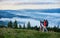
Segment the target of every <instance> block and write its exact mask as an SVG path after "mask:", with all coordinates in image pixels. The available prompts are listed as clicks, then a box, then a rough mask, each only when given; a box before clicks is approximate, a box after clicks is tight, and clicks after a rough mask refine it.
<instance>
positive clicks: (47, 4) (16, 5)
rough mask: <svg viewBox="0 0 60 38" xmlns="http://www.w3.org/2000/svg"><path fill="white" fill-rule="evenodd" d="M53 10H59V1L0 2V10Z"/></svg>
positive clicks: (26, 0) (11, 0) (7, 0)
mask: <svg viewBox="0 0 60 38" xmlns="http://www.w3.org/2000/svg"><path fill="white" fill-rule="evenodd" d="M52 8H53V9H54V8H60V0H0V9H1V10H4V9H11V10H17V9H52Z"/></svg>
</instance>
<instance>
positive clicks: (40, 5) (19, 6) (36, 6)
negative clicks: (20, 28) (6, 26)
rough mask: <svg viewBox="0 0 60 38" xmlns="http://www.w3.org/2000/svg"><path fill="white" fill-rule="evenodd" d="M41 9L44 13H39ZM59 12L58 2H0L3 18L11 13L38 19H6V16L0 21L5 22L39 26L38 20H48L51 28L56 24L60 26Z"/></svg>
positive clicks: (6, 0)
mask: <svg viewBox="0 0 60 38" xmlns="http://www.w3.org/2000/svg"><path fill="white" fill-rule="evenodd" d="M24 9H27V10H24ZM28 9H32V10H28ZM42 9H43V11H45V12H40V11H41V10H42ZM48 9H49V11H48ZM52 9H53V10H52ZM2 10H5V11H4V12H2ZM6 10H7V11H6ZM8 10H10V11H8ZM14 10H15V11H14ZM59 10H60V0H0V15H2V16H4V15H5V14H7V13H9V14H12V13H13V15H19V16H28V17H32V18H34V19H39V21H38V20H34V19H32V18H31V19H29V18H27V19H26V18H20V17H19V18H17V17H18V16H17V17H13V18H11V19H10V18H7V16H6V18H3V17H2V18H1V19H0V21H6V20H12V21H14V20H15V19H16V20H17V21H19V22H20V20H21V22H23V21H25V23H27V22H28V21H30V22H31V24H32V25H34V24H35V25H37V24H38V25H39V24H40V19H48V21H49V24H50V26H52V25H57V23H58V22H59V24H60V11H59ZM5 12H6V13H5ZM47 12H48V13H47ZM51 12H52V13H51ZM3 13H4V14H3ZM9 14H8V15H9ZM10 16H11V15H10ZM53 19H54V20H53Z"/></svg>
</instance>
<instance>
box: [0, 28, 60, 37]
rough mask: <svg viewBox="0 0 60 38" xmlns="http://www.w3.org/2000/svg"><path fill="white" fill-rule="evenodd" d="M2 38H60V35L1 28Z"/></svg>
mask: <svg viewBox="0 0 60 38" xmlns="http://www.w3.org/2000/svg"><path fill="white" fill-rule="evenodd" d="M0 38H60V33H55V32H47V33H46V32H39V31H36V30H26V29H9V28H0Z"/></svg>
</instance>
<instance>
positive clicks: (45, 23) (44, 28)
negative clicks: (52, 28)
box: [43, 20, 48, 32]
mask: <svg viewBox="0 0 60 38" xmlns="http://www.w3.org/2000/svg"><path fill="white" fill-rule="evenodd" d="M43 25H44V26H43V32H45V31H48V30H47V26H48V21H47V20H44V23H43Z"/></svg>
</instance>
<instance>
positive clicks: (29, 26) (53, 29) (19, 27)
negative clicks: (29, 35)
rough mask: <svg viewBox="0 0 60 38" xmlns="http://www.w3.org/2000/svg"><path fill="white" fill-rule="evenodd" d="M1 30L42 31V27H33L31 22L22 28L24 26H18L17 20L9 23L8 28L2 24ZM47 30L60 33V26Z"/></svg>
mask: <svg viewBox="0 0 60 38" xmlns="http://www.w3.org/2000/svg"><path fill="white" fill-rule="evenodd" d="M0 28H13V29H31V30H37V31H40V27H37V25H36V26H34V27H32V26H31V24H30V22H28V23H27V26H26V25H25V24H23V27H22V25H19V26H18V23H17V21H16V20H15V21H14V22H12V21H9V22H8V24H7V25H6V26H5V25H4V24H2V25H0ZM47 29H48V31H54V32H60V28H59V25H57V27H56V26H54V27H53V28H50V27H47Z"/></svg>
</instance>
